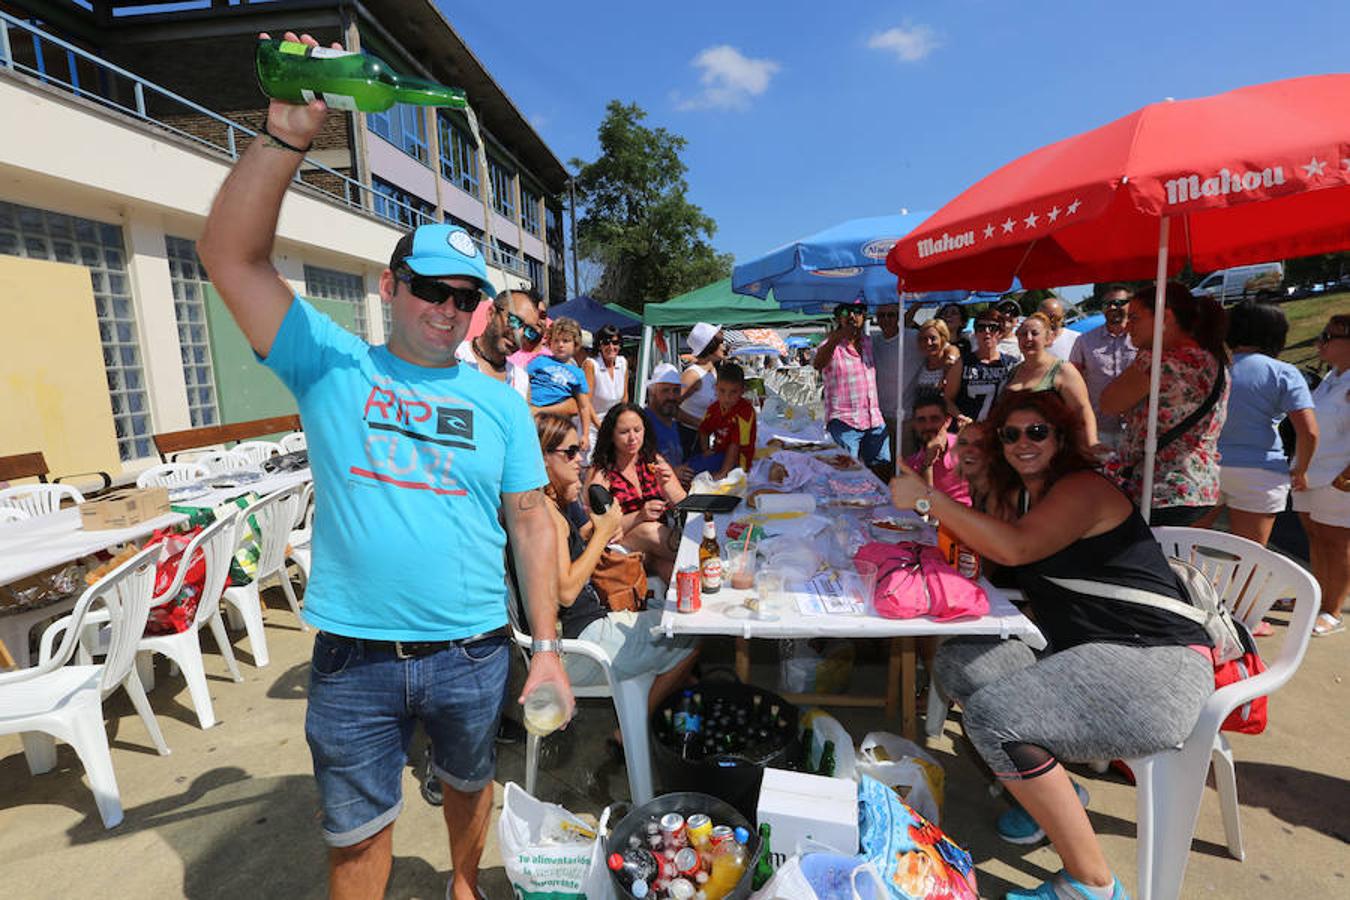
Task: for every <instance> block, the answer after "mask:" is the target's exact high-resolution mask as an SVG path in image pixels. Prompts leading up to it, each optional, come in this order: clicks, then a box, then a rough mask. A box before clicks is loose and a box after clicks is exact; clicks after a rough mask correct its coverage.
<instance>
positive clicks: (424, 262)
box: [399, 225, 497, 297]
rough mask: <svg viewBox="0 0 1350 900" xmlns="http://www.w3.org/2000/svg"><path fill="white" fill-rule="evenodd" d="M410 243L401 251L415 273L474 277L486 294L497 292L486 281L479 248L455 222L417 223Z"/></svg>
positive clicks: (485, 272)
mask: <svg viewBox="0 0 1350 900" xmlns="http://www.w3.org/2000/svg"><path fill="white" fill-rule="evenodd" d="M404 240H405V241H406V240H407V238H404ZM411 243H412V246H411V247H410V248H409V249H408V250H407V252H406V253H404V255H403V263H404V264H405V265H406V266H407V267H408V268H409V269H412V270H413V271H414V272H416V273H417V274H418V275H426V276H428V277H431V278H445V277H447V276H450V275H461V276H463V277H465V278H475V279H477V280H478V286H479V287H480V288H482V290H483V293H485V294H487V295H488V296H489V297H495V296H497V289H496V288H495V287H493V286H492V282H491V281H488V274H487V261H486V260H484V259H483V251H482V250H480V249H479V247H478V244H477V243H476V242H475V241H474V239H473V236H472V235H470V234H469V233H468V232H467V231H465V230H464V229H463V228H460V227H459V226H458V225H419V226H418V227H417V230H416V231H414V232H413V233H412V242H411ZM399 249H400V250H402V249H403V241H400V242H399Z"/></svg>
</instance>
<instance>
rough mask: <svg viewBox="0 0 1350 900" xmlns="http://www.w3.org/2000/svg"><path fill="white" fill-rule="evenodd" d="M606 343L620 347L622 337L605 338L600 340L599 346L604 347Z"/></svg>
mask: <svg viewBox="0 0 1350 900" xmlns="http://www.w3.org/2000/svg"><path fill="white" fill-rule="evenodd" d="M607 344H613V345H614V346H615V347H620V346H622V345H623V339H622V338H605V339H604V340H603V341H601V342H600V346H601V347H604V346H605V345H607Z"/></svg>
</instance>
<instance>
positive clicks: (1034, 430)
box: [998, 422, 1055, 444]
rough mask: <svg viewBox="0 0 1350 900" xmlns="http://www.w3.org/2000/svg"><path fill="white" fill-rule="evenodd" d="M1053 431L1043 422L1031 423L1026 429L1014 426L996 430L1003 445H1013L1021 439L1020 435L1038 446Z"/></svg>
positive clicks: (1005, 426)
mask: <svg viewBox="0 0 1350 900" xmlns="http://www.w3.org/2000/svg"><path fill="white" fill-rule="evenodd" d="M1054 430H1055V429H1054V428H1053V427H1051V426H1050V425H1049V424H1047V423H1045V422H1033V423H1031V424H1030V425H1028V426H1027V427H1026V428H1018V427H1017V426H1016V425H1004V426H1003V427H1002V428H1000V429H999V430H998V439H999V440H1000V441H1002V442H1003V443H1005V444H1015V443H1017V442H1018V441H1020V440H1021V439H1022V435H1024V434H1025V435H1026V436H1027V440H1029V441H1032V442H1033V443H1036V444H1039V443H1041V442H1042V441H1044V440H1045V439H1046V438H1048V437H1049V436H1050V434H1051V433H1052V432H1053V431H1054Z"/></svg>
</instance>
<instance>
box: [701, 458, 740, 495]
mask: <svg viewBox="0 0 1350 900" xmlns="http://www.w3.org/2000/svg"><path fill="white" fill-rule="evenodd" d="M745 489H746V478H745V470H744V469H742V468H741V467H740V466H737V467H736V468H734V469H732V470H731V471H730V472H728V473H727V474H726V477H724V478H722V479H720V480H717V481H714V480H713V477H712V476H711V475H709V474H708V473H707V472H699V473H698V474H697V475H695V476H694V480H693V482H692V483H691V484H690V485H689V493H691V494H735V495H736V496H737V497H744V496H745Z"/></svg>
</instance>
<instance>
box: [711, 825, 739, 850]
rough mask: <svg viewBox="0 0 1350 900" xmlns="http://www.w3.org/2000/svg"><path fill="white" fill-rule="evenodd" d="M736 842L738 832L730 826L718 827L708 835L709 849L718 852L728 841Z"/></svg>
mask: <svg viewBox="0 0 1350 900" xmlns="http://www.w3.org/2000/svg"><path fill="white" fill-rule="evenodd" d="M734 840H736V831H735V829H733V828H732V827H731V826H730V825H716V826H714V827H713V830H712V831H711V832H709V833H708V848H709V850H716V849H717V848H718V847H720V846H722V845H723V844H725V843H727V842H728V841H734Z"/></svg>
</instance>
